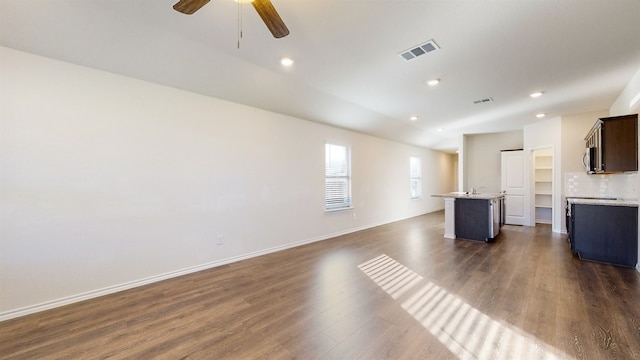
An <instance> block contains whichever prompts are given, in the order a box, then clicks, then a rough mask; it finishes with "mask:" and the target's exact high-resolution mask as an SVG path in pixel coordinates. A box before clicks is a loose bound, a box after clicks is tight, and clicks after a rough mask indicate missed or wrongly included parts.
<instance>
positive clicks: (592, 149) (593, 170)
mask: <svg viewBox="0 0 640 360" xmlns="http://www.w3.org/2000/svg"><path fill="white" fill-rule="evenodd" d="M584 140H585V143H586V150H585V153H584V156H583V157H582V165H584V167H585V170H586V171H587V174H598V173H602V172H604V165H603V164H602V121H601V120H600V121H598V122H597V123H596V124H595V125H594V126H593V128H591V131H589V134H587V137H586V138H584Z"/></svg>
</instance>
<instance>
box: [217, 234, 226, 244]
mask: <svg viewBox="0 0 640 360" xmlns="http://www.w3.org/2000/svg"><path fill="white" fill-rule="evenodd" d="M216 244H218V245H222V244H224V236H222V234H219V235H218V240H217V241H216Z"/></svg>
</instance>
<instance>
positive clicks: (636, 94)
mask: <svg viewBox="0 0 640 360" xmlns="http://www.w3.org/2000/svg"><path fill="white" fill-rule="evenodd" d="M639 112H640V69H638V72H636V74H635V75H634V76H633V78H631V80H630V81H629V83H628V84H627V86H626V87H625V89H624V90H623V91H622V93H620V95H619V96H618V98H617V99H616V101H614V102H613V104H612V105H611V108H609V115H611V116H618V115H628V114H637V113H639Z"/></svg>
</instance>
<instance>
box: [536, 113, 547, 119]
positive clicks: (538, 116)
mask: <svg viewBox="0 0 640 360" xmlns="http://www.w3.org/2000/svg"><path fill="white" fill-rule="evenodd" d="M545 116H547V114H545V113H539V114H536V117H537V118H543V117H545Z"/></svg>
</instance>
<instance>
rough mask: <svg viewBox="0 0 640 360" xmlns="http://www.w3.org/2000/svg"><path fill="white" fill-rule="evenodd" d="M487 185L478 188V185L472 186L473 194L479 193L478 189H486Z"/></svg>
mask: <svg viewBox="0 0 640 360" xmlns="http://www.w3.org/2000/svg"><path fill="white" fill-rule="evenodd" d="M485 187H486V186H480V187H477V188H476V187H472V188H471V193H472V194H477V193H478V190H480V189H484V188H485Z"/></svg>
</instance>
